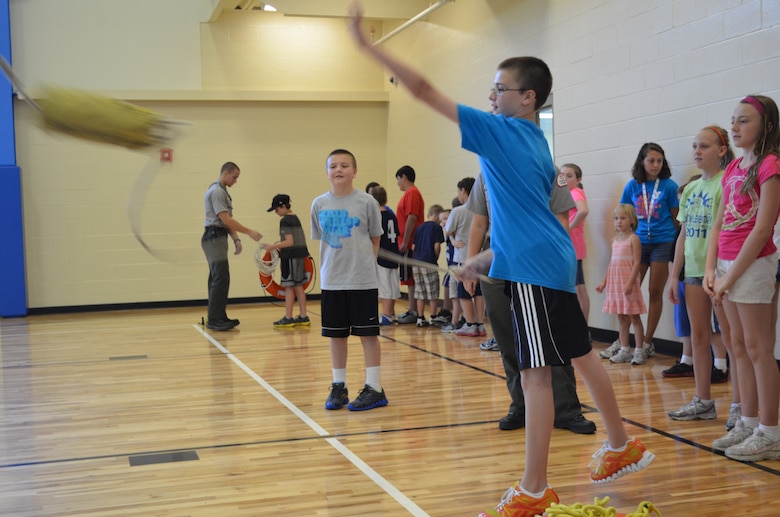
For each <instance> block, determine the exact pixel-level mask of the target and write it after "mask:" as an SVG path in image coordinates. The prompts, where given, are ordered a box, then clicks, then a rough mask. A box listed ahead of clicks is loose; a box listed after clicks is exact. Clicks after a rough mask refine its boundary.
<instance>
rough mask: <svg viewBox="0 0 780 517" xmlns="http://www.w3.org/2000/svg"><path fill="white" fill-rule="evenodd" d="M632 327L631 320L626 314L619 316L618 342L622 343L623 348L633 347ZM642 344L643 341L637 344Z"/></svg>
mask: <svg viewBox="0 0 780 517" xmlns="http://www.w3.org/2000/svg"><path fill="white" fill-rule="evenodd" d="M630 327H631V318H629V317H628V316H626V315H625V314H618V341H620V346H622V347H629V346H631V341H630V337H629V336H630V334H629V332H630ZM640 343H641V341H637V344H640ZM640 346H641V345H640Z"/></svg>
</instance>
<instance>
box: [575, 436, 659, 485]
mask: <svg viewBox="0 0 780 517" xmlns="http://www.w3.org/2000/svg"><path fill="white" fill-rule="evenodd" d="M654 459H655V454H653V453H652V452H650V451H648V450H647V449H645V446H644V445H642V442H640V441H639V440H637V439H636V438H632V439H630V440H629V441H627V442H626V445H625V446H624V447H623V450H622V451H611V450H609V447H608V443H607V442H604V446H603V447H601V449H599V450H598V451H596V452H595V453H593V461H591V465H592V468H591V471H590V480H591V481H593V482H594V483H609V482H610V481H615V480H616V479H618V478H621V477H623V476H625V475H626V474H630V473H631V472H639V471H640V470H642V469H643V468H645V467H647V466H648V465H650V464H651V463H652V462H653V460H654Z"/></svg>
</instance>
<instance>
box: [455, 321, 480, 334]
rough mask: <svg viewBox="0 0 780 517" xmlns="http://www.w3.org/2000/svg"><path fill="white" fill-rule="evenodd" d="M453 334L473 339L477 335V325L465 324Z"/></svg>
mask: <svg viewBox="0 0 780 517" xmlns="http://www.w3.org/2000/svg"><path fill="white" fill-rule="evenodd" d="M455 334H456V335H458V336H468V337H475V336H478V335H479V330H478V329H477V324H476V323H475V324H474V325H471V324H469V323H466V324H465V325H463V326H462V327H461V328H459V329H458V330H456V331H455Z"/></svg>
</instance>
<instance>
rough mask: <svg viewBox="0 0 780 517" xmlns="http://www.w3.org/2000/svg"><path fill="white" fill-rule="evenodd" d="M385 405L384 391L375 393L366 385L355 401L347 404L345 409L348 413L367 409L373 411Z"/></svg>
mask: <svg viewBox="0 0 780 517" xmlns="http://www.w3.org/2000/svg"><path fill="white" fill-rule="evenodd" d="M386 405H387V397H386V396H385V390H382V391H376V390H375V389H374V388H372V387H371V386H369V385H368V384H366V385H365V386H364V387H363V389H362V390H360V393H358V396H357V398H356V399H355V400H353V401H352V402H350V403H349V404H347V409H349V410H350V411H366V410H368V409H374V408H377V407H383V406H386Z"/></svg>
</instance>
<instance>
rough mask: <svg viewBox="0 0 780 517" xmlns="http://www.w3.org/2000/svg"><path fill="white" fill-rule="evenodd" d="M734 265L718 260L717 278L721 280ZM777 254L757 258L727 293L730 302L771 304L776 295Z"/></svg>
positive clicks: (727, 261)
mask: <svg viewBox="0 0 780 517" xmlns="http://www.w3.org/2000/svg"><path fill="white" fill-rule="evenodd" d="M733 264H734V261H733V260H722V259H718V264H717V266H716V267H715V276H716V277H718V278H720V277H722V276H723V275H725V274H726V272H728V270H729V269H730V268H731V266H732V265H733ZM776 273H777V254H775V253H773V254H771V255H767V256H766V257H760V258H757V259H756V260H755V261H753V263H752V264H750V266H749V267H748V268H747V269H746V270H745V272H744V273H742V276H740V277H739V278H738V279H737V281H736V282H734V285H732V286H731V289H729V290H728V291H727V293H728V297H729V301H732V302H735V303H771V302H772V297H773V296H774V294H775V274H776Z"/></svg>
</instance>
